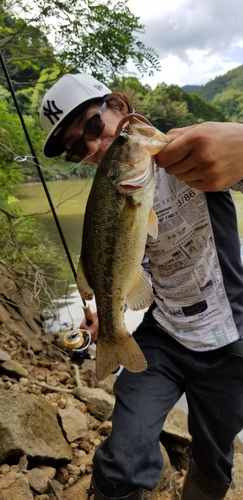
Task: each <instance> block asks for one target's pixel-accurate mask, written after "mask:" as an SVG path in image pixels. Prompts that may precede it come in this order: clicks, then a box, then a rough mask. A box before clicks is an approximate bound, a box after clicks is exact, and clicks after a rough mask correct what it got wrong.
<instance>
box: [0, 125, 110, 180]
mask: <svg viewBox="0 0 243 500" xmlns="http://www.w3.org/2000/svg"><path fill="white" fill-rule="evenodd" d="M110 137H111V134H110V135H109V137H107V138H106V139H105V140H104V141H103V144H104V143H105V142H106V141H108V139H110ZM0 146H2V147H3V148H5V149H8V151H10V152H11V153H12V154H13V155H14V157H15V158H14V159H13V161H15V162H16V163H23V162H24V161H26V162H28V163H31V164H32V165H36V166H39V167H40V168H41V169H42V170H46V172H51V173H54V174H63V175H67V174H69V173H70V172H72V171H73V170H75V169H76V168H78V167H80V166H81V165H82V164H83V163H85V160H88V159H89V158H91V156H93V155H95V154H96V153H97V151H99V148H97V149H96V151H94V153H92V154H90V155H89V156H86V157H85V158H84V159H83V160H81V161H80V162H79V163H77V164H76V165H74V167H72V168H70V170H68V171H67V172H66V171H60V170H51V169H48V168H46V167H43V165H40V163H36V162H35V161H33V159H34V156H29V155H24V156H20V155H17V153H15V152H14V151H13V150H12V149H11V148H9V147H8V146H6V144H3V142H0ZM29 158H32V160H29Z"/></svg>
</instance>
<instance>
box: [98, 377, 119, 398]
mask: <svg viewBox="0 0 243 500" xmlns="http://www.w3.org/2000/svg"><path fill="white" fill-rule="evenodd" d="M116 380H117V376H116V375H114V374H112V373H111V374H110V375H108V377H106V378H104V380H101V381H100V382H99V383H98V386H99V387H100V388H101V389H103V390H104V391H106V392H108V393H109V394H114V389H113V388H114V383H115V382H116Z"/></svg>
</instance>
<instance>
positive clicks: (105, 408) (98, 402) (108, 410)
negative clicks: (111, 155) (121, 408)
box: [73, 386, 115, 422]
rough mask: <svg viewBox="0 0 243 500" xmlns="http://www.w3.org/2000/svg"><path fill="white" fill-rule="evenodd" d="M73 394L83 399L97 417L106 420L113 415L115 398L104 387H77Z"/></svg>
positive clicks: (90, 411) (88, 408)
mask: <svg viewBox="0 0 243 500" xmlns="http://www.w3.org/2000/svg"><path fill="white" fill-rule="evenodd" d="M73 395H74V396H76V397H77V398H78V399H80V400H81V401H83V402H84V403H85V404H86V406H87V410H88V411H89V413H91V415H94V417H95V418H97V419H98V420H101V421H102V422H104V421H105V420H109V418H110V417H111V415H112V412H113V409H114V406H115V398H114V397H113V396H111V395H110V394H107V393H106V392H105V391H104V390H103V389H90V388H89V387H80V386H79V387H76V388H75V389H74V390H73Z"/></svg>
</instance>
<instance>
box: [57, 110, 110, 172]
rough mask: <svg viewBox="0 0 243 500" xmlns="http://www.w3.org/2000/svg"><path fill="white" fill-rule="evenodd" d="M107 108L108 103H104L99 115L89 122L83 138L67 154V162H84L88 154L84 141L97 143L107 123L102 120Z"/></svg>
mask: <svg viewBox="0 0 243 500" xmlns="http://www.w3.org/2000/svg"><path fill="white" fill-rule="evenodd" d="M106 108H107V103H106V102H104V103H103V104H102V106H101V108H100V110H99V111H98V113H96V114H95V115H94V116H92V117H91V118H89V119H88V120H87V122H86V124H85V127H84V131H83V134H82V137H80V138H79V139H78V140H77V141H75V142H74V143H73V145H72V147H71V149H70V150H69V151H68V152H67V155H66V161H72V162H74V163H79V162H80V161H81V160H84V158H85V157H86V156H87V153H88V148H87V146H86V144H85V142H84V141H85V139H87V140H88V141H95V140H96V139H98V137H100V135H101V134H102V132H103V130H104V128H105V122H104V121H103V120H102V118H101V115H102V113H104V111H105V109H106Z"/></svg>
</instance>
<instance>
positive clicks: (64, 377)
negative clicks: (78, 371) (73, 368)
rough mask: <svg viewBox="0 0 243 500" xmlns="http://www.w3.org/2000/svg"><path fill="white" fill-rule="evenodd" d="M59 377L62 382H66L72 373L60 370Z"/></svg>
mask: <svg viewBox="0 0 243 500" xmlns="http://www.w3.org/2000/svg"><path fill="white" fill-rule="evenodd" d="M58 378H59V380H60V382H66V380H68V379H69V378H70V373H67V372H59V373H58Z"/></svg>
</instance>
